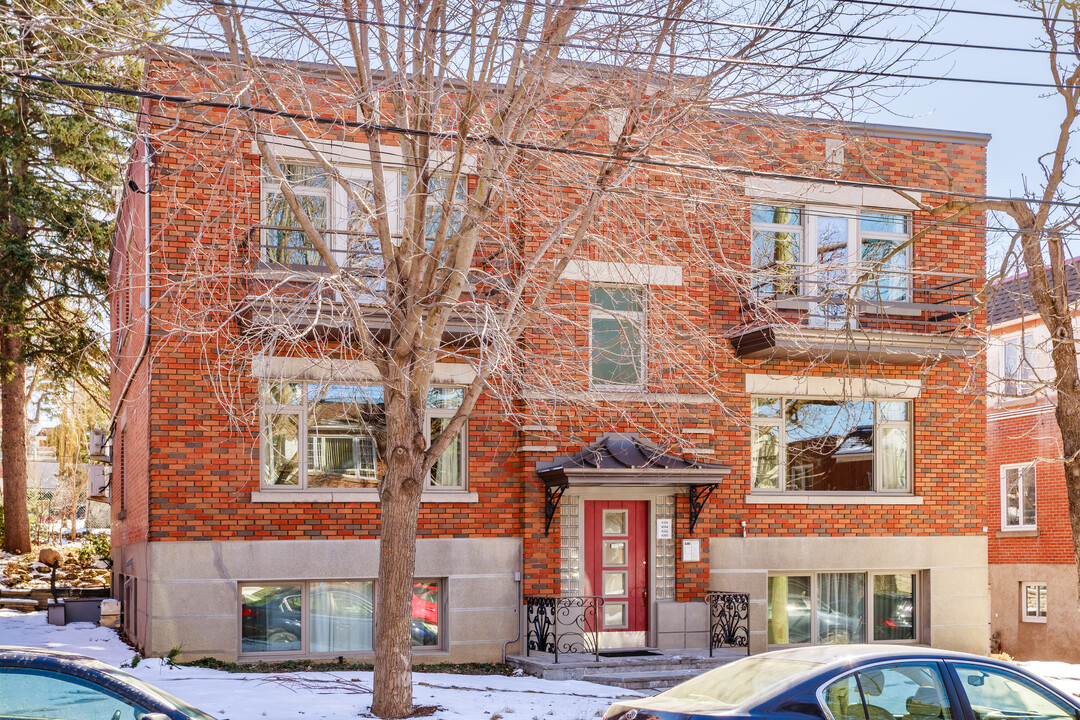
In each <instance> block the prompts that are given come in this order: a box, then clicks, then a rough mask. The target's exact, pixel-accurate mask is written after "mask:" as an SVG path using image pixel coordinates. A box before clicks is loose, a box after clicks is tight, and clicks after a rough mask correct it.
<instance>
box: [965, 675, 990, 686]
mask: <svg viewBox="0 0 1080 720" xmlns="http://www.w3.org/2000/svg"><path fill="white" fill-rule="evenodd" d="M985 682H986V676H985V675H968V677H967V684H968V685H970V686H971V687H982V685H983V683H985Z"/></svg>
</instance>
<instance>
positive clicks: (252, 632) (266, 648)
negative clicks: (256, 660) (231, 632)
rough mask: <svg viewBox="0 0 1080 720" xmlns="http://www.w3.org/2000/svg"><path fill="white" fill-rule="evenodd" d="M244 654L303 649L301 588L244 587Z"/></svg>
mask: <svg viewBox="0 0 1080 720" xmlns="http://www.w3.org/2000/svg"><path fill="white" fill-rule="evenodd" d="M240 602H241V606H240V628H241V629H240V638H241V640H240V651H241V652H246V653H248V652H295V651H299V650H301V649H302V646H301V641H302V639H303V629H302V626H301V612H300V611H301V608H302V605H303V592H302V589H301V586H300V585H245V586H243V587H241V588H240Z"/></svg>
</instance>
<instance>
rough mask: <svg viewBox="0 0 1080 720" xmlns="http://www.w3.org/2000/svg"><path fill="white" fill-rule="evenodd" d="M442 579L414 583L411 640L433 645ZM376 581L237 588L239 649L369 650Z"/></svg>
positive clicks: (296, 651)
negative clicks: (238, 596)
mask: <svg viewBox="0 0 1080 720" xmlns="http://www.w3.org/2000/svg"><path fill="white" fill-rule="evenodd" d="M441 592H442V581H440V580H416V581H415V582H414V583H413V600H412V616H413V617H412V644H413V646H414V647H438V646H439V644H440V637H439V632H440V627H439V618H440V615H441V607H442V597H441ZM374 623H375V581H373V580H349V581H333V582H323V581H311V582H290V583H275V584H250V585H249V584H245V585H242V586H241V587H240V652H241V653H285V654H296V655H306V654H319V653H334V654H342V653H352V652H369V651H371V649H372V647H373V645H372V643H373V639H374Z"/></svg>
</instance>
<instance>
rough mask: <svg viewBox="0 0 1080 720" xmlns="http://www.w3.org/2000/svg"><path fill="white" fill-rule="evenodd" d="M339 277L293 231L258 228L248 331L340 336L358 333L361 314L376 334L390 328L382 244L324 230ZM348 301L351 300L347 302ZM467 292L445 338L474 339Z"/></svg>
mask: <svg viewBox="0 0 1080 720" xmlns="http://www.w3.org/2000/svg"><path fill="white" fill-rule="evenodd" d="M322 233H323V238H324V240H325V241H326V242H327V244H328V245H329V246H330V253H331V255H332V256H333V258H334V260H335V261H336V262H337V264H338V267H339V268H340V270H341V272H340V273H339V274H336V275H331V273H330V272H329V270H328V269H327V266H326V265H325V263H324V262H323V258H322V257H321V256H320V255H319V253H318V252H317V251H316V250H315V248H314V247H313V246H312V245H311V244H310V243H309V242H308V241H307V238H306V237H305V236H304V234H303V232H302V231H300V230H298V229H297V228H294V227H287V226H280V225H255V226H253V227H251V228H250V229H249V230H248V232H247V238H246V242H245V245H244V247H243V253H244V257H243V262H244V266H245V267H244V272H243V273H242V281H243V283H244V284H245V292H244V300H243V311H244V312H243V315H244V317H245V318H246V326H247V329H248V331H249V332H269V333H277V332H282V331H284V332H288V333H289V334H290V335H292V334H294V333H296V332H300V333H302V334H303V333H307V332H320V333H324V334H329V335H331V336H336V337H341V336H343V335H347V334H350V333H352V332H354V331H355V329H356V316H357V315H360V316H361V317H362V318H363V321H364V326H365V327H367V328H368V329H370V330H371V331H373V332H374V333H375V334H376V335H381V334H385V333H386V332H387V331H388V330H389V328H390V323H391V318H390V313H389V312H388V311H387V309H386V307H387V306H386V281H385V279H384V272H383V257H382V253H381V252H380V250H379V241H378V239H377V238H376V237H375V236H374V235H373V234H372V233H370V232H359V231H345V230H323V231H322ZM346 299H348V302H346ZM470 299H471V295H470V293H469V290H468V288H467V289H466V292H465V293H463V295H462V298H461V301H460V306H461V309H460V310H458V311H457V312H455V314H454V316H453V317H452V318H451V319H450V321H449V323H447V327H446V329H445V333H444V339H446V340H454V339H457V338H465V337H469V336H476V334H477V332H478V330H477V328H478V327H479V324H478V323H477V322H476V321H475V316H474V314H473V313H472V312H471V310H470V309H471V308H472V303H471V302H470Z"/></svg>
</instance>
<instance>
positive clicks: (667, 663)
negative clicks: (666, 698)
mask: <svg viewBox="0 0 1080 720" xmlns="http://www.w3.org/2000/svg"><path fill="white" fill-rule="evenodd" d="M610 655H611V656H609V657H604V656H603V655H601V657H600V659H599V660H597V659H596V658H595V657H594V656H593V655H592V653H573V654H560V655H559V662H558V663H555V662H554V661H553V657H552V656H551V655H548V654H546V653H535V652H534V654H532V655H531V656H528V657H526V656H524V655H510V656H508V657H507V658H506V662H507V663H508V664H509V665H512V666H513V667H516V668H520V669H521V670H522V671H523V672H525V673H527V674H529V675H534V676H536V677H540V678H544V679H547V680H585V681H587V682H594V683H599V684H600V685H612V686H615V687H622V688H627V689H630V690H640V691H644V692H646V693H650V692H651V693H656V692H660V691H662V690H666V689H668V688H670V687H674V686H675V685H678V684H679V683H681V682H684V681H686V680H689V679H691V678H694V677H697V676H698V675H700V674H702V673H703V672H705V671H707V670H711V669H713V668H715V667H720V666H721V665H726V664H728V663H729V662H732V661H733V660H738V659H739V658H744V657H746V651H745V650H733V649H730V648H718V649H716V650H714V651H713V657H709V651H708V650H698V649H691V650H657V649H655V648H641V649H638V650H635V651H633V654H630V653H614V652H613V653H610Z"/></svg>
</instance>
